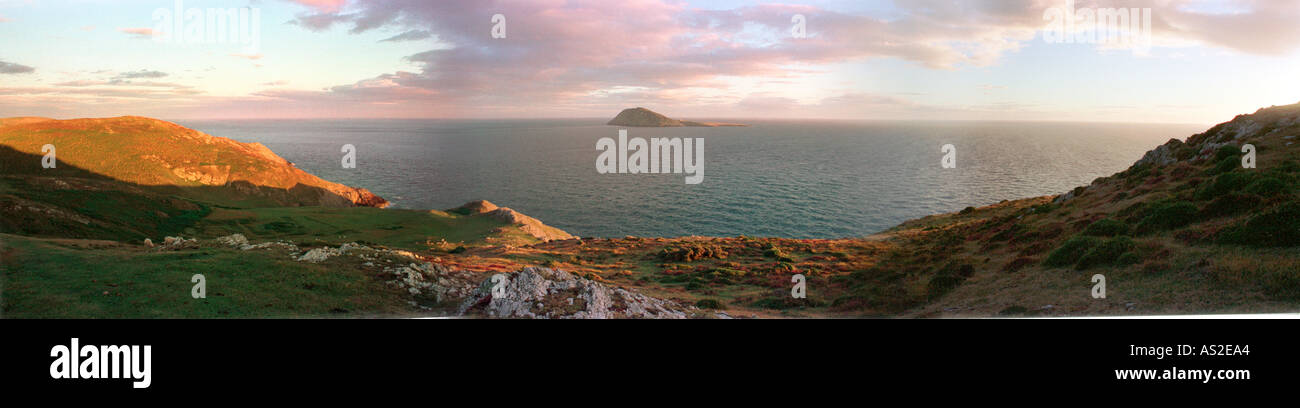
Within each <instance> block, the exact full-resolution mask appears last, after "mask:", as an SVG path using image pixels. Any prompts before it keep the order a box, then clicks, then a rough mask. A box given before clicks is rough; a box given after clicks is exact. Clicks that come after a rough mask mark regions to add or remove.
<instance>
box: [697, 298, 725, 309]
mask: <svg viewBox="0 0 1300 408" xmlns="http://www.w3.org/2000/svg"><path fill="white" fill-rule="evenodd" d="M695 307H698V308H700V309H726V307H723V306H722V302H719V301H718V300H717V299H700V300H699V301H697V302H695Z"/></svg>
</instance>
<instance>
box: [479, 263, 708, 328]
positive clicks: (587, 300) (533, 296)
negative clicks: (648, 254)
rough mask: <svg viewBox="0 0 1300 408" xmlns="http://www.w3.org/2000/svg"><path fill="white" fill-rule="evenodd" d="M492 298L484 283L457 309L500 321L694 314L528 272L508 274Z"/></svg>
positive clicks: (552, 273)
mask: <svg viewBox="0 0 1300 408" xmlns="http://www.w3.org/2000/svg"><path fill="white" fill-rule="evenodd" d="M508 278H509V279H508V280H505V281H502V282H501V285H504V286H503V287H501V288H500V289H499V292H500V296H494V295H493V290H492V289H493V286H494V285H495V284H496V283H495V282H493V280H492V278H488V279H486V280H484V281H483V282H482V283H481V284H479V286H478V288H476V289H475V290H474V291H473V293H471V294H470V295H469V297H467V298H466V299H465V300H464V301H463V302H462V303H461V305H460V309H459V311H458V313H459V314H460V315H462V316H464V315H474V316H487V317H504V318H536V319H547V318H561V319H617V318H651V319H684V318H687V317H690V316H691V314H693V313H694V312H695V310H694V308H683V307H682V306H680V305H678V304H676V303H674V302H670V301H666V300H663V299H656V298H652V297H649V296H645V295H642V294H640V293H636V292H632V291H629V290H626V289H621V288H612V287H609V286H606V285H603V284H601V283H598V282H595V281H591V280H588V279H584V278H581V277H577V276H574V275H573V274H570V273H568V272H565V271H561V270H555V269H549V268H539V267H528V268H524V269H523V270H520V271H519V272H516V273H514V274H511V276H509V277H508Z"/></svg>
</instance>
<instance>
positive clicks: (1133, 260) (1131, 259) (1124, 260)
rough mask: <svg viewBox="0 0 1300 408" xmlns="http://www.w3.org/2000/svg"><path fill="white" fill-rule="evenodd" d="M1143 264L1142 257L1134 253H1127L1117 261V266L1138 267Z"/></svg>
mask: <svg viewBox="0 0 1300 408" xmlns="http://www.w3.org/2000/svg"><path fill="white" fill-rule="evenodd" d="M1141 262H1142V257H1140V256H1138V254H1135V253H1132V252H1125V253H1123V254H1121V255H1120V256H1119V258H1118V259H1116V260H1115V264H1116V265H1120V266H1129V265H1136V264H1138V263H1141Z"/></svg>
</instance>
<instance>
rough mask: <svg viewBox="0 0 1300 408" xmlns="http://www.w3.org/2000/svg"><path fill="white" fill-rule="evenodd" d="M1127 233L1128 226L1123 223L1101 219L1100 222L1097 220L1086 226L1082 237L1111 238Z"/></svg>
mask: <svg viewBox="0 0 1300 408" xmlns="http://www.w3.org/2000/svg"><path fill="white" fill-rule="evenodd" d="M1127 233H1128V224H1125V223H1124V221H1120V220H1114V219H1110V218H1102V219H1100V220H1097V222H1094V223H1092V224H1091V225H1088V228H1085V229H1084V230H1083V235H1087V236H1093V237H1113V236H1116V235H1124V234H1127Z"/></svg>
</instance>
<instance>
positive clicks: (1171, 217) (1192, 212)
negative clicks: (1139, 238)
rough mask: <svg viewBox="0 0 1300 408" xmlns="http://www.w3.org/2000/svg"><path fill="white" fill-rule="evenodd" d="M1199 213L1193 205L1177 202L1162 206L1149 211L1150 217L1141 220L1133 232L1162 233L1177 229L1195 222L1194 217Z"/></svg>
mask: <svg viewBox="0 0 1300 408" xmlns="http://www.w3.org/2000/svg"><path fill="white" fill-rule="evenodd" d="M1198 212H1200V210H1198V209H1197V208H1196V205H1195V204H1192V203H1189V202H1186V201H1178V202H1174V203H1172V204H1168V203H1166V204H1162V205H1160V206H1157V207H1155V208H1152V209H1151V215H1148V216H1146V218H1143V219H1142V222H1140V223H1138V225H1137V228H1136V230H1135V232H1136V233H1138V234H1145V233H1149V232H1155V231H1162V230H1168V229H1174V228H1179V227H1182V226H1184V225H1187V224H1191V223H1192V222H1194V221H1196V215H1197V213H1198Z"/></svg>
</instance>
